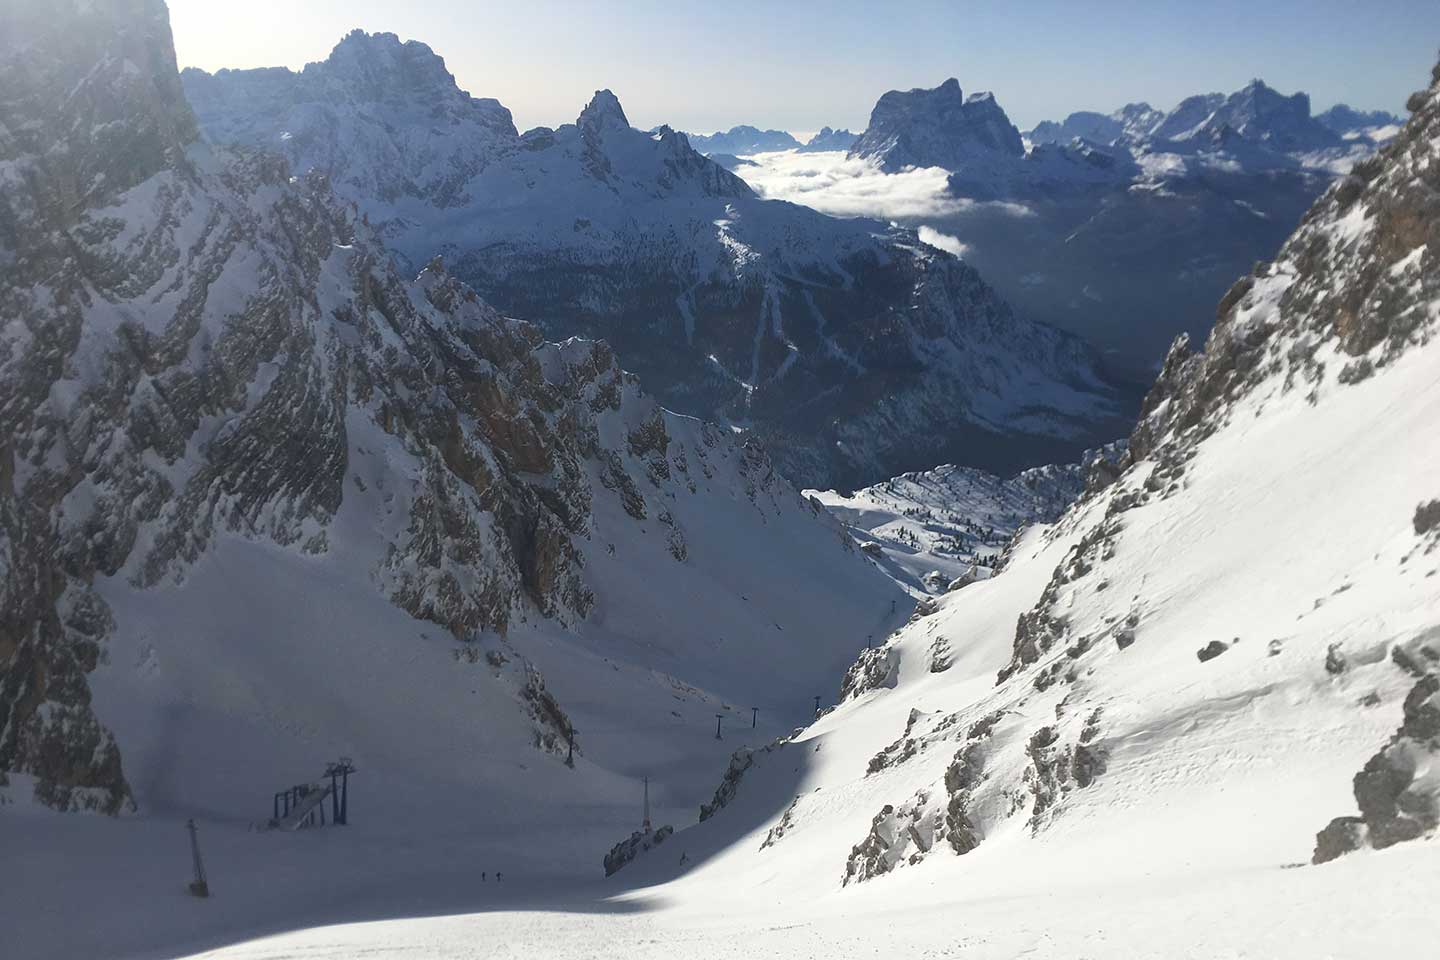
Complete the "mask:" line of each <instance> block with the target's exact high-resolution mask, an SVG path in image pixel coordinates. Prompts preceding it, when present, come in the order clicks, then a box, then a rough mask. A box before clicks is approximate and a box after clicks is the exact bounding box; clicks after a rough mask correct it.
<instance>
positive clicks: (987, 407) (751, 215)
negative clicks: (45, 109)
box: [185, 34, 1123, 487]
mask: <svg viewBox="0 0 1440 960" xmlns="http://www.w3.org/2000/svg"><path fill="white" fill-rule="evenodd" d="M355 36H356V35H354V34H352V35H351V38H347V40H346V41H344V42H342V46H345V45H347V44H350V43H355V42H357V40H356V39H355ZM369 42H370V43H371V44H375V45H378V46H379V47H381V48H382V49H383V50H387V51H389V52H388V54H387V58H388V59H402V58H403V57H404V56H406V54H405V52H404V51H405V50H406V49H408V45H401V44H399V43H398V41H395V40H393V39H389V38H388V35H376V37H372V38H370V41H369ZM337 49H338V48H337ZM331 60H332V61H337V57H336V56H335V55H332V58H331ZM348 69H349V68H348V59H347V58H344V57H340V58H339V59H338V61H337V62H331V61H326V62H324V63H319V64H311V65H310V66H308V67H306V69H305V70H304V71H303V72H302V73H300V74H294V73H289V72H286V71H238V72H236V71H230V72H226V71H222V72H221V73H218V74H215V75H214V76H210V75H206V74H200V73H198V72H195V71H186V73H185V84H186V90H187V92H188V93H189V95H190V97H191V98H192V100H193V101H194V102H195V104H196V108H197V111H198V113H199V116H200V118H201V123H202V126H203V129H204V130H205V133H206V135H207V136H208V137H209V138H210V139H211V140H212V141H215V142H229V141H232V140H238V141H240V142H243V143H246V144H249V145H260V146H264V147H267V148H269V149H275V150H279V151H280V152H282V153H283V154H284V155H285V156H286V157H287V158H288V159H289V160H290V162H291V164H292V165H293V167H294V169H295V170H296V171H300V172H304V171H318V172H321V173H324V174H326V175H327V176H328V177H329V179H330V181H331V182H332V183H333V184H334V185H335V190H336V192H337V193H339V194H340V196H342V197H343V198H345V199H347V200H349V201H351V202H353V203H355V204H356V205H357V206H358V207H359V209H360V210H361V211H363V212H364V213H365V215H366V217H367V218H368V220H369V222H370V223H372V224H375V225H376V226H377V228H378V229H379V231H380V233H381V235H382V237H383V238H384V239H385V240H386V241H387V242H388V243H389V244H390V246H391V247H392V249H393V250H394V251H396V252H397V253H398V254H399V255H400V256H401V257H402V258H403V260H404V261H405V262H407V263H408V264H410V265H411V266H412V268H413V267H414V266H415V265H418V264H423V263H425V262H426V261H428V259H429V258H430V257H432V256H434V255H435V254H437V253H440V254H443V255H444V256H445V259H446V263H447V264H448V265H449V268H450V269H451V270H452V271H453V272H454V273H455V275H456V276H457V277H459V278H461V279H463V280H465V281H466V282H467V283H469V284H471V285H472V286H473V287H474V288H475V289H476V290H477V291H478V292H479V293H480V294H481V295H482V296H484V297H485V298H486V299H487V300H488V301H490V302H492V303H494V304H495V305H496V306H497V307H498V308H499V309H500V310H502V311H503V312H505V313H507V314H510V315H514V316H519V317H524V318H527V319H532V320H533V321H534V322H536V323H538V324H540V325H542V326H543V328H544V329H545V331H546V333H547V334H549V335H550V336H553V337H556V338H562V339H563V338H564V337H569V336H575V335H579V336H586V337H602V338H604V339H605V340H606V341H608V342H609V343H611V344H612V345H613V346H614V347H615V349H616V350H617V352H618V354H619V356H620V357H621V358H623V360H624V362H625V364H626V365H627V366H628V367H630V368H632V369H634V370H635V371H636V373H638V374H639V375H640V376H641V378H642V379H643V381H644V382H645V383H646V384H647V385H648V386H649V387H650V388H651V389H653V390H655V391H656V392H657V394H658V396H659V397H660V399H661V400H662V402H664V403H665V404H666V405H667V406H668V407H670V408H672V409H675V410H677V411H680V412H683V413H687V414H691V415H695V416H700V417H705V418H709V419H716V420H720V421H723V422H726V423H729V424H731V425H734V426H737V427H745V428H750V429H751V430H753V431H754V432H755V433H756V434H757V435H759V436H760V437H762V438H763V439H764V440H765V442H766V444H767V446H768V447H769V448H770V449H771V450H772V452H773V453H774V455H775V456H776V458H777V460H778V462H779V463H780V465H781V469H782V470H783V472H784V473H785V474H786V475H787V476H789V477H792V478H794V479H795V480H796V481H797V482H801V483H803V484H805V485H807V486H815V487H833V486H848V485H851V484H857V483H863V482H869V481H874V480H878V479H881V478H883V477H886V476H890V475H893V474H894V473H897V472H900V471H901V470H904V469H907V468H920V467H927V466H930V465H932V464H933V463H935V462H937V461H940V460H958V461H965V460H967V459H968V461H969V462H972V463H976V464H978V465H981V466H985V467H988V468H991V469H995V470H999V471H1009V470H1013V469H1019V468H1023V467H1026V466H1031V465H1033V464H1035V463H1042V462H1051V461H1056V460H1065V459H1069V458H1071V457H1074V456H1078V455H1079V453H1080V452H1081V450H1083V449H1084V448H1085V447H1086V446H1092V445H1094V444H1095V443H1097V442H1101V441H1104V440H1106V439H1109V434H1111V433H1113V432H1116V431H1117V430H1119V429H1122V426H1121V424H1122V423H1123V414H1122V408H1123V401H1122V400H1121V398H1120V396H1119V395H1118V394H1117V393H1116V391H1115V390H1114V389H1113V388H1112V386H1111V385H1110V384H1109V383H1108V382H1107V381H1106V379H1105V375H1104V374H1103V372H1102V371H1101V368H1100V366H1101V365H1100V363H1099V361H1098V359H1097V358H1096V356H1095V355H1094V354H1093V353H1092V352H1091V351H1090V350H1089V348H1088V347H1087V346H1086V345H1085V344H1084V343H1083V342H1082V341H1080V340H1077V339H1075V338H1073V337H1070V336H1066V335H1064V334H1061V333H1059V332H1058V331H1056V330H1053V329H1050V328H1048V327H1043V326H1040V325H1037V324H1034V323H1031V322H1029V321H1028V320H1026V319H1025V318H1023V317H1020V316H1016V315H1015V314H1014V313H1012V312H1011V311H1010V309H1009V308H1008V307H1007V306H1005V304H1004V303H1003V301H1001V300H1000V299H999V298H998V297H996V296H995V295H994V294H993V292H992V291H991V290H990V289H989V288H988V287H987V286H986V285H985V284H984V282H983V281H982V280H981V279H980V277H979V276H978V275H977V274H976V273H975V272H974V271H973V270H972V269H971V268H970V267H968V266H967V265H966V264H964V263H961V262H960V261H958V260H956V259H955V258H954V257H952V256H950V255H948V254H944V253H942V252H941V251H939V250H936V249H934V248H931V247H927V246H925V245H924V244H922V243H920V241H919V238H918V237H917V236H916V234H915V233H914V232H912V231H909V230H904V229H900V228H897V227H894V226H891V225H887V224H883V223H877V222H874V221H868V220H849V221H842V220H835V219H832V218H829V217H826V216H823V215H821V214H818V213H815V212H814V211H811V210H807V209H804V208H801V207H797V206H793V205H791V204H787V203H782V202H778V201H766V200H761V199H759V198H758V197H756V195H755V193H754V191H753V190H751V188H750V187H749V186H748V185H747V184H746V183H745V182H744V181H743V180H741V179H740V178H739V177H737V176H735V175H734V174H732V173H731V172H729V171H728V170H726V169H724V168H723V167H721V166H720V165H719V164H717V163H714V162H712V161H711V160H709V159H707V158H705V157H703V156H701V155H700V153H698V152H697V151H696V150H694V149H693V148H692V147H691V145H690V144H689V143H688V142H687V138H686V137H685V135H684V134H680V133H677V132H675V131H673V130H671V129H669V128H668V127H661V128H658V129H656V130H654V131H649V132H646V131H640V130H635V129H632V128H631V127H630V126H629V124H628V123H627V122H626V120H625V114H624V111H623V109H622V108H621V106H620V104H619V101H618V100H617V99H616V98H615V97H614V96H613V95H612V94H610V93H608V92H607V91H601V92H599V93H597V94H596V95H595V98H594V99H593V100H592V101H591V102H590V104H589V105H587V106H586V108H585V110H584V111H583V112H582V113H581V114H580V116H579V118H578V120H577V122H576V123H575V124H566V125H564V126H561V127H559V128H558V129H554V130H551V129H548V128H544V127H541V128H537V129H534V130H530V131H527V132H526V133H525V134H523V135H516V134H515V133H514V132H513V127H511V126H510V124H509V114H508V113H506V112H504V111H503V108H502V107H499V106H498V104H494V102H493V101H484V100H476V99H474V98H471V97H469V96H468V95H467V94H463V93H461V92H459V91H458V90H455V89H453V84H452V85H451V89H449V90H447V92H446V93H445V94H444V96H443V97H442V98H439V99H442V100H443V101H444V102H445V103H447V104H451V105H453V107H454V109H455V110H456V111H457V112H456V114H455V116H454V117H453V118H452V120H451V121H448V122H447V123H445V124H437V123H436V122H435V120H434V116H433V109H432V107H431V106H429V105H428V104H427V103H426V102H423V101H406V102H404V103H402V104H394V103H391V102H389V101H388V100H384V99H375V98H369V99H367V98H366V97H365V96H364V89H363V88H360V89H359V90H358V91H357V89H355V88H352V87H350V86H349V85H348V84H347V83H346V82H344V80H343V72H344V71H345V70H348ZM336 71H341V75H340V76H337V77H335V78H332V76H331V75H332V73H334V72H336ZM431 72H433V71H431ZM262 92H263V95H261V93H262ZM957 98H960V94H959V90H958V86H957V87H956V88H954V89H953V90H951V89H950V88H946V90H944V91H942V94H941V99H943V100H946V101H947V102H949V101H950V100H956V99H957ZM947 109H948V108H947ZM957 109H958V110H959V115H960V116H962V118H963V120H964V123H965V124H966V125H967V127H966V129H967V130H969V131H970V133H969V135H971V136H974V137H978V138H980V139H981V141H982V142H989V141H995V142H1000V143H1006V144H1008V143H1009V142H1010V141H1011V140H1016V142H1018V140H1017V138H1018V135H1016V134H1014V129H1013V127H1010V126H1009V124H1008V122H1004V123H1002V122H1000V120H997V119H996V118H997V117H998V118H1001V119H1002V120H1003V113H1000V112H999V108H998V107H997V106H995V104H994V101H993V100H991V99H989V98H986V97H971V98H970V99H969V100H968V101H965V100H963V98H961V99H960V100H959V102H958V107H957ZM1007 149H1008V148H1007Z"/></svg>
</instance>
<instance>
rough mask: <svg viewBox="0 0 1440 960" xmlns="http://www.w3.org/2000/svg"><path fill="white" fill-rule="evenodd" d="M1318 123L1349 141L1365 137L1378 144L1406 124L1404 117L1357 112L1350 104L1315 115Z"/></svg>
mask: <svg viewBox="0 0 1440 960" xmlns="http://www.w3.org/2000/svg"><path fill="white" fill-rule="evenodd" d="M1315 120H1316V122H1317V123H1320V124H1322V125H1324V126H1325V127H1327V128H1329V129H1330V130H1333V131H1334V132H1335V133H1338V134H1340V135H1341V136H1342V137H1345V138H1347V139H1349V138H1352V137H1365V138H1366V139H1369V140H1373V141H1375V142H1376V143H1380V142H1383V141H1385V140H1388V139H1390V137H1393V136H1394V135H1395V134H1396V132H1398V131H1397V129H1392V128H1398V127H1400V126H1401V125H1402V124H1404V122H1405V119H1404V118H1403V117H1397V116H1396V115H1395V114H1393V113H1390V112H1389V111H1388V110H1356V109H1354V108H1353V107H1351V106H1349V105H1348V104H1344V103H1337V104H1335V106H1333V107H1331V108H1330V109H1329V110H1326V111H1325V112H1323V113H1317V114H1315Z"/></svg>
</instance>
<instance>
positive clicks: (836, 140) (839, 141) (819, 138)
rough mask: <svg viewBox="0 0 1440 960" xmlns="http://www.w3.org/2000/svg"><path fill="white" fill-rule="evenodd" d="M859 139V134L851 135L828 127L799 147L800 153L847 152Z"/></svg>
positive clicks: (846, 131) (845, 131)
mask: <svg viewBox="0 0 1440 960" xmlns="http://www.w3.org/2000/svg"><path fill="white" fill-rule="evenodd" d="M859 139H860V134H858V133H851V132H850V131H849V130H834V129H831V128H830V127H821V128H820V132H819V133H817V134H815V136H813V137H811V138H810V139H809V140H806V141H805V144H804V146H802V147H800V152H801V153H816V152H819V151H825V150H849V149H850V148H851V147H853V146H854V145H855V141H856V140H859Z"/></svg>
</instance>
